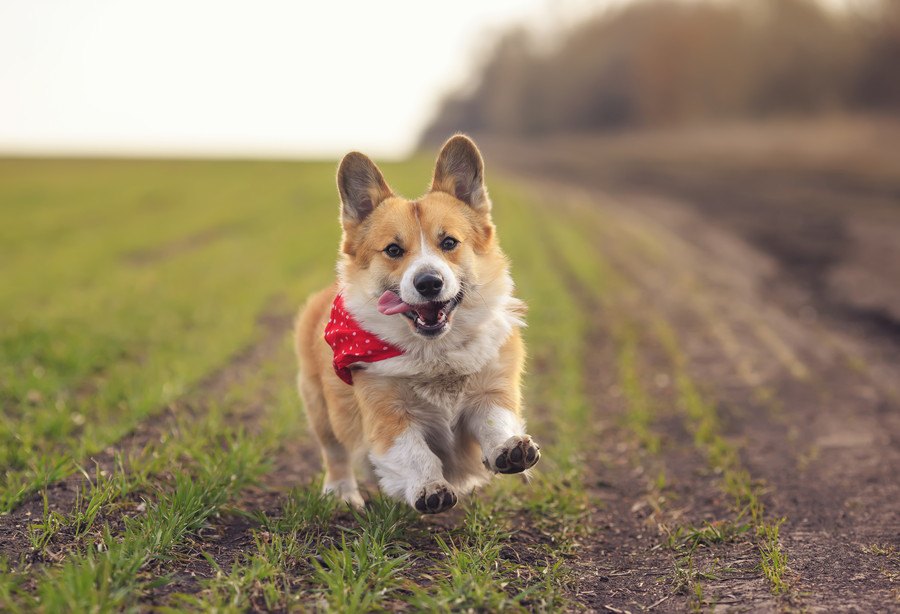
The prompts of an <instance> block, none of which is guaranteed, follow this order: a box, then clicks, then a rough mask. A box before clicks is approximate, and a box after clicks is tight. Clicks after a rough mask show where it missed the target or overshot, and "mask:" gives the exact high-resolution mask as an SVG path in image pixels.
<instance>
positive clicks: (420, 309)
mask: <svg viewBox="0 0 900 614" xmlns="http://www.w3.org/2000/svg"><path fill="white" fill-rule="evenodd" d="M462 298H463V293H462V292H460V293H459V294H457V295H456V296H454V297H453V298H452V299H450V300H449V301H432V302H429V303H419V304H415V305H411V304H409V303H404V302H403V300H402V299H401V298H400V297H399V296H398V295H397V293H396V292H391V291H390V290H388V291H386V292H385V293H384V294H382V295H381V298H379V299H378V311H380V312H381V313H383V314H385V315H394V314H397V313H402V314H403V315H404V316H406V317H407V318H408V319H409V321H410V322H412V324H413V328H415V330H416V332H417V333H419V334H421V335H425V336H426V337H433V336H436V335H438V334H439V333H440V332H442V331H443V330H444V329H445V328H446V327H447V324H449V323H450V319H451V317H452V316H453V310H454V309H456V308H457V307H458V306H459V304H460V302H462Z"/></svg>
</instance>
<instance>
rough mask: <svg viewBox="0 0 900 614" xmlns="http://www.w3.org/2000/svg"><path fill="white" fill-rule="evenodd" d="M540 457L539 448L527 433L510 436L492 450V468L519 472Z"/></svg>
mask: <svg viewBox="0 0 900 614" xmlns="http://www.w3.org/2000/svg"><path fill="white" fill-rule="evenodd" d="M540 459H541V448H540V446H538V445H537V444H536V443H534V441H532V440H531V437H529V436H528V435H525V436H522V437H518V436H516V437H511V438H510V439H509V440H508V441H507V442H506V443H505V444H503V445H502V446H500V447H499V448H498V449H497V450H495V452H494V463H493V464H494V470H495V471H497V472H499V473H521V472H522V471H525V470H526V469H529V468H531V467H533V466H534V465H535V464H537V462H538V461H539V460H540Z"/></svg>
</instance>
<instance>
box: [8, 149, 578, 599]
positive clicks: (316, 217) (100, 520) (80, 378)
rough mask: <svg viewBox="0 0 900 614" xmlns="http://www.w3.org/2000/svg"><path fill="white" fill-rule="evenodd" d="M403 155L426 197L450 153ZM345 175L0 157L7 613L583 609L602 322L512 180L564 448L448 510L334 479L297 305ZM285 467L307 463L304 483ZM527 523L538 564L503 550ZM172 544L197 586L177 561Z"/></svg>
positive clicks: (545, 425)
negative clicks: (590, 382)
mask: <svg viewBox="0 0 900 614" xmlns="http://www.w3.org/2000/svg"><path fill="white" fill-rule="evenodd" d="M384 171H385V173H386V175H387V176H388V177H390V179H391V182H392V183H393V184H394V186H395V189H397V190H399V191H401V192H405V193H407V194H416V193H418V192H419V190H420V188H421V187H422V186H423V185H424V184H425V183H426V181H427V179H428V177H429V172H430V161H424V160H418V161H413V162H410V163H407V164H402V165H390V164H388V165H385V167H384ZM333 173H334V164H333V163H322V164H319V163H306V164H289V163H251V162H248V163H237V162H235V163H231V162H223V163H205V162H103V161H58V162H57V161H46V162H33V161H6V162H3V163H2V165H0V207H2V219H3V221H4V223H3V224H2V231H0V232H2V233H3V237H2V240H3V244H4V252H5V257H4V258H3V260H2V263H0V266H2V267H3V272H2V273H3V277H4V280H5V283H4V284H3V286H2V290H0V292H2V294H0V313H2V314H3V318H2V331H0V343H2V355H3V363H2V371H0V395H2V396H0V399H2V404H3V415H2V422H0V458H2V463H0V465H2V467H3V473H2V476H0V512H2V513H4V514H5V515H6V516H5V518H6V519H7V520H9V519H10V518H15V519H16V520H18V521H24V524H13V523H12V522H10V523H8V525H7V526H6V527H4V529H8V530H5V531H4V533H5V534H4V539H6V538H10V541H9V542H5V543H4V547H3V549H4V554H5V562H4V563H3V569H4V570H5V572H4V574H3V576H2V580H0V604H2V607H3V608H4V609H13V610H15V609H23V610H27V609H32V608H35V607H40V608H42V609H45V610H47V611H60V610H65V609H68V608H75V609H78V610H82V609H83V610H85V611H87V610H89V609H93V610H94V611H105V610H112V609H120V608H123V607H129V606H132V605H135V604H141V603H144V604H147V603H154V604H156V605H159V606H161V607H162V606H164V607H174V608H183V607H187V608H191V609H199V610H204V609H238V610H240V609H245V608H248V607H251V606H252V607H267V608H272V609H282V608H288V609H290V608H292V607H301V606H307V607H308V606H309V604H310V603H315V604H318V606H320V607H326V606H330V607H333V608H335V609H339V610H342V611H344V610H350V611H352V610H356V611H367V610H371V609H373V608H378V607H383V606H384V607H387V606H388V605H390V606H391V607H393V606H394V605H397V604H402V603H409V604H413V605H417V606H419V607H428V608H436V609H450V608H453V609H456V608H459V607H465V606H466V605H467V604H468V605H471V606H472V607H489V608H506V607H525V606H526V605H527V606H537V607H553V606H555V605H559V604H561V603H562V602H563V600H564V599H565V597H564V590H563V587H564V585H565V583H566V574H565V573H564V571H563V570H562V569H561V566H560V561H559V560H558V559H557V557H558V556H559V555H561V554H562V553H565V552H566V551H567V550H569V549H570V548H571V547H572V544H573V540H574V539H575V538H576V536H577V535H580V534H582V533H583V527H581V526H579V525H578V521H579V520H580V519H581V518H582V516H583V515H584V513H585V510H586V507H587V504H586V498H585V494H584V492H583V490H582V488H581V487H580V480H579V479H577V462H576V461H575V459H576V457H577V454H578V452H579V450H580V446H581V444H582V442H581V441H580V440H579V437H578V436H577V433H579V432H582V431H583V425H584V423H585V421H586V420H587V416H586V413H585V403H584V399H583V398H582V396H581V394H580V386H581V370H580V368H579V366H578V362H577V356H578V353H579V347H578V345H579V331H580V328H581V327H582V326H583V322H582V321H581V319H580V317H579V314H578V313H577V309H576V306H575V305H574V303H571V302H568V303H567V302H566V300H565V299H564V297H563V294H562V293H561V292H560V290H561V288H559V287H558V285H559V283H560V282H559V281H558V280H557V279H556V278H555V277H554V276H553V275H552V272H551V271H550V270H549V268H548V267H547V260H546V259H545V258H543V257H541V255H540V253H537V254H536V253H533V252H532V251H531V250H532V247H533V238H534V237H535V236H537V235H538V234H539V233H540V228H539V223H540V221H539V220H538V219H537V217H536V215H535V213H534V211H533V210H532V209H531V208H530V207H529V206H528V205H527V204H525V203H524V202H523V201H522V200H521V199H520V198H519V197H517V196H515V195H511V194H509V193H508V192H507V191H506V190H505V186H497V196H498V198H499V199H500V200H502V201H503V202H504V204H503V206H501V207H498V210H497V216H498V218H499V220H500V224H501V225H502V226H503V227H504V234H505V235H507V236H508V237H509V238H510V240H509V241H508V244H507V248H508V250H509V251H510V253H511V255H512V256H513V258H514V259H516V260H517V262H519V264H517V266H520V267H521V271H522V272H523V273H526V272H527V274H523V275H520V277H522V284H521V290H522V293H523V295H524V296H525V298H526V299H527V300H529V302H530V304H531V308H532V315H531V322H532V328H531V329H529V339H530V342H531V344H532V354H533V356H534V360H535V361H539V362H544V363H550V362H554V363H557V364H559V365H560V368H559V369H555V370H553V371H549V370H539V371H538V373H537V375H538V377H537V378H535V379H534V380H533V381H532V383H531V385H530V386H529V392H530V395H531V399H532V404H533V405H535V406H537V407H540V408H541V409H540V415H539V416H538V415H536V416H535V417H534V421H535V423H537V424H539V425H540V429H541V430H542V431H544V432H546V433H547V436H546V439H548V443H550V441H549V440H550V438H551V433H552V434H553V435H552V438H553V439H554V440H555V441H556V445H555V446H554V450H555V453H554V454H553V455H552V457H551V458H550V459H548V462H546V463H545V467H544V471H543V472H542V473H541V474H540V475H539V477H538V478H537V480H536V484H533V485H532V486H531V487H523V486H522V485H521V484H520V483H518V482H517V481H514V480H506V481H505V483H498V484H497V487H496V488H492V489H490V490H489V492H487V493H485V494H484V496H483V497H481V498H480V499H479V500H478V501H477V502H475V503H473V504H471V505H469V506H467V508H466V510H465V511H464V512H461V513H460V515H459V516H458V517H456V518H454V520H453V521H452V522H451V523H450V524H447V525H435V524H434V523H429V522H425V521H423V520H419V519H418V518H416V517H415V515H414V514H411V513H410V511H409V510H407V509H405V508H404V507H403V506H398V505H395V504H393V503H389V502H387V501H383V500H381V499H379V498H378V497H377V496H376V497H375V499H374V503H373V505H372V506H371V507H370V508H369V509H368V510H367V511H366V514H365V515H364V516H360V517H352V516H351V515H350V514H349V513H348V512H347V511H345V510H342V509H339V508H336V506H335V505H334V503H333V502H332V501H329V500H327V499H322V498H320V497H319V496H318V494H317V492H318V484H317V483H316V480H317V471H316V469H315V467H316V464H317V458H316V455H315V451H314V447H313V446H311V445H310V443H309V439H308V436H307V435H306V426H305V423H304V416H303V412H302V408H301V406H300V403H299V401H298V400H297V399H296V395H295V392H294V389H293V377H294V371H295V366H294V360H293V356H292V352H291V351H290V322H291V317H292V314H293V312H294V311H295V309H296V307H297V306H298V305H299V304H300V302H301V301H302V300H303V298H304V297H305V296H306V295H307V294H308V293H309V292H310V291H312V290H314V289H316V288H318V287H320V286H321V285H323V284H325V283H326V282H327V281H328V280H329V279H331V277H332V275H333V267H334V260H335V255H336V246H337V239H338V236H339V229H338V225H337V204H336V195H335V189H334V186H333ZM559 315H565V316H566V317H565V318H564V320H562V322H563V325H562V326H560V325H558V323H556V324H552V322H555V321H556V318H557V317H558V316H559ZM272 339H274V341H271V340H272ZM260 347H262V348H263V349H262V350H261V351H260V349H259V348H260ZM223 374H224V375H223ZM285 467H288V468H290V467H293V468H294V470H295V473H299V474H300V476H301V477H300V478H299V479H298V480H297V482H296V483H295V484H293V488H290V486H291V485H290V484H286V483H285V482H286V481H287V480H285V479H284V478H283V473H284V471H285ZM307 468H310V469H308V470H307ZM23 510H26V511H25V512H24V514H23ZM519 521H521V522H530V523H532V524H534V525H535V526H536V527H539V528H540V531H541V536H543V537H541V538H540V539H534V540H530V541H531V543H527V544H524V548H525V549H524V551H523V552H522V553H521V554H522V555H527V557H528V559H529V561H530V562H529V564H528V565H517V564H516V563H514V562H512V561H509V560H507V558H506V557H505V556H504V555H503V549H504V544H505V543H506V542H507V539H508V535H509V532H510V531H512V530H513V523H514V522H519ZM234 523H237V524H238V525H239V526H240V527H242V530H241V536H240V539H241V540H243V541H242V542H241V543H242V546H244V545H245V546H246V547H241V548H235V549H233V551H226V552H210V551H207V549H205V548H204V544H203V536H204V535H205V534H206V532H208V531H211V530H215V529H214V528H211V527H215V525H221V526H225V525H229V524H234ZM23 528H24V530H23ZM438 528H440V529H441V530H437V529H438ZM16 529H19V530H16ZM412 544H415V545H416V548H413V546H412ZM226 550H227V549H226ZM229 557H230V558H229ZM173 560H177V561H180V564H181V565H182V566H184V569H185V570H186V572H197V573H195V574H194V576H195V578H196V579H195V580H194V581H192V582H187V583H186V584H185V582H184V580H183V579H179V578H177V577H167V576H168V573H169V570H170V569H172V561H173ZM175 567H176V568H177V567H178V565H177V564H176V566H175ZM175 575H176V576H178V574H175ZM182 584H184V586H182Z"/></svg>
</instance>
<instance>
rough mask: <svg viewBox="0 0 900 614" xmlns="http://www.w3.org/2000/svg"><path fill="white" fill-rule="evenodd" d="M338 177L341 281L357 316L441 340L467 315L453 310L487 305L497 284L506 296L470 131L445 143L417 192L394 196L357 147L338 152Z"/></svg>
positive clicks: (394, 333)
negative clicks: (425, 186) (426, 187)
mask: <svg viewBox="0 0 900 614" xmlns="http://www.w3.org/2000/svg"><path fill="white" fill-rule="evenodd" d="M337 183H338V190H339V192H340V195H341V225H342V226H343V230H344V235H343V239H342V247H341V251H342V257H341V264H340V274H341V283H342V286H343V288H344V292H345V295H349V298H350V301H351V304H355V305H356V306H357V307H358V311H363V312H364V313H360V314H358V315H359V316H361V317H362V318H363V319H364V320H365V321H364V324H367V325H369V326H373V325H374V327H375V328H377V329H379V330H378V332H382V333H383V334H387V336H389V337H391V338H393V339H397V338H398V336H399V337H401V338H403V337H404V336H409V335H414V336H415V337H414V338H418V339H438V338H441V337H443V336H445V335H447V334H448V333H449V332H450V330H451V329H452V328H453V326H454V319H459V318H460V317H463V319H464V316H457V315H456V314H457V312H459V314H463V313H464V312H465V311H466V309H467V308H468V309H473V308H475V307H477V306H480V307H482V308H483V307H485V306H489V305H488V302H489V301H490V300H491V299H492V298H493V297H494V295H495V294H497V293H498V291H499V292H500V293H501V294H504V293H505V294H508V292H509V290H510V288H508V287H507V286H508V283H509V282H508V275H506V260H505V258H504V257H503V254H502V253H501V252H500V249H499V247H498V246H497V243H496V240H495V236H494V235H495V231H494V225H493V223H492V222H491V202H490V200H489V198H488V193H487V189H486V188H485V185H484V162H483V161H482V158H481V153H480V152H479V151H478V148H477V147H476V146H475V143H473V142H472V141H471V140H470V139H469V138H467V137H465V136H462V135H458V136H455V137H453V138H451V139H450V140H449V141H447V143H446V144H445V145H444V147H443V148H442V149H441V152H440V155H439V156H438V159H437V163H436V165H435V170H434V177H433V179H432V183H431V189H430V191H429V192H428V193H427V194H425V195H424V196H422V197H421V198H418V199H416V200H407V199H406V198H403V197H401V196H397V195H395V194H394V193H393V192H392V191H391V189H390V188H389V187H388V184H387V183H386V182H385V180H384V176H383V175H382V174H381V171H379V170H378V167H377V166H375V164H374V163H373V162H372V161H371V160H370V159H369V158H367V157H366V156H364V155H363V154H361V153H358V152H353V153H350V154H347V155H346V156H345V157H344V159H343V161H342V162H341V164H340V168H339V169H338V177H337ZM492 284H499V285H502V286H503V287H502V288H499V287H498V288H491V285H492ZM476 302H477V303H483V305H476ZM410 338H413V337H410Z"/></svg>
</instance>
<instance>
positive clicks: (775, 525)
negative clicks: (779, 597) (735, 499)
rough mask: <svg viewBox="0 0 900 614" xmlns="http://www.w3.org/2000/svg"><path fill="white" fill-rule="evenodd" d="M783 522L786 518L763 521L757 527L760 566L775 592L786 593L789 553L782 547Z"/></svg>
mask: <svg viewBox="0 0 900 614" xmlns="http://www.w3.org/2000/svg"><path fill="white" fill-rule="evenodd" d="M782 524H784V518H782V519H780V520H778V521H777V522H769V523H763V524H761V525H759V526H758V527H757V537H758V538H759V543H758V548H759V554H760V559H759V563H760V568H761V569H762V572H763V575H764V576H765V577H766V579H767V580H768V581H769V585H770V586H771V587H772V591H773V592H774V593H775V594H781V593H784V592H785V591H787V589H788V584H787V573H788V561H787V554H786V553H785V552H784V550H783V549H782V547H781V540H780V539H779V535H778V534H779V531H780V530H781V525H782Z"/></svg>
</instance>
